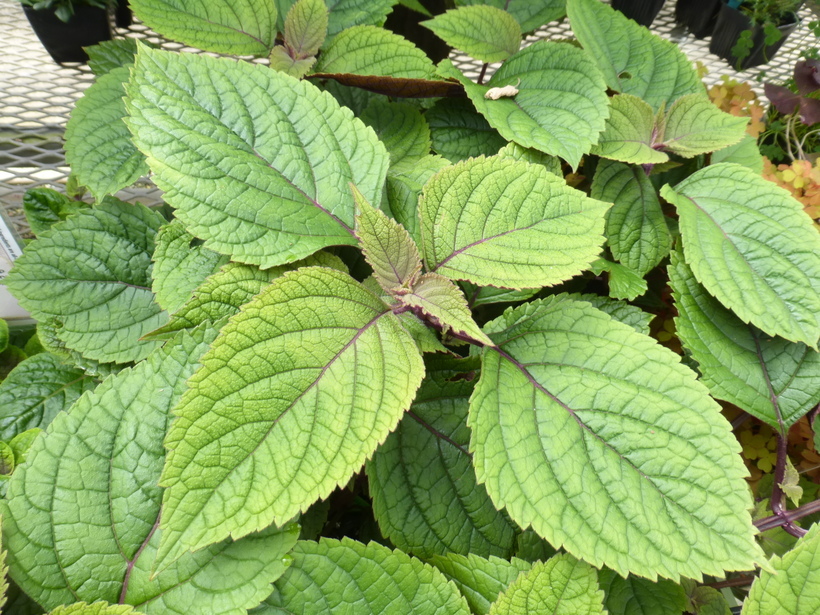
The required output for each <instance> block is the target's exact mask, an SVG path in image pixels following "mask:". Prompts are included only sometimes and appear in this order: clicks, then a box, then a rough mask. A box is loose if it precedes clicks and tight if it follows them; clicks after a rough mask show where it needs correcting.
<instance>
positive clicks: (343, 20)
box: [325, 0, 396, 38]
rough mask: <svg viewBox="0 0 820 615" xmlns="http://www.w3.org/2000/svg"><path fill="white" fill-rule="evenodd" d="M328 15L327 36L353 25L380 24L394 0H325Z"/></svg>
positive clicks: (391, 7)
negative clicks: (328, 11)
mask: <svg viewBox="0 0 820 615" xmlns="http://www.w3.org/2000/svg"><path fill="white" fill-rule="evenodd" d="M325 2H326V3H327V7H328V9H330V17H329V19H328V24H327V35H328V38H329V37H332V36H336V35H337V34H338V33H339V32H341V31H342V30H346V29H348V28H351V27H353V26H361V25H364V26H381V25H383V24H384V20H385V19H386V18H387V14H388V13H390V11H391V10H392V9H393V5H394V4H396V0H325Z"/></svg>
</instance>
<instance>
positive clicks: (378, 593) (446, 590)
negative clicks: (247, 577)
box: [267, 538, 470, 615]
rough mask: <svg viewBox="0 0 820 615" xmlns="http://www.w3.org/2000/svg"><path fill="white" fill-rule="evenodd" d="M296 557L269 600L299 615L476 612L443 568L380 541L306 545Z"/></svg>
mask: <svg viewBox="0 0 820 615" xmlns="http://www.w3.org/2000/svg"><path fill="white" fill-rule="evenodd" d="M292 555H293V564H292V565H291V567H290V568H289V569H288V571H287V573H285V575H284V576H282V578H281V579H279V580H278V581H277V582H276V583H275V584H274V587H275V588H276V589H275V591H274V593H273V595H272V596H271V597H270V598H269V599H268V600H267V602H268V603H269V604H271V605H272V606H281V607H283V608H284V609H285V610H286V612H288V613H293V614H294V615H308V614H310V613H320V612H321V613H356V615H360V614H361V615H366V614H372V615H381V614H383V613H413V614H414V615H468V614H469V613H470V610H469V608H468V607H467V603H466V602H465V601H464V598H462V597H461V596H460V595H459V593H458V590H457V589H456V588H455V586H454V585H453V584H452V583H448V582H447V579H446V577H445V576H444V575H443V574H441V573H440V572H439V571H438V570H436V569H435V568H433V567H432V566H430V565H429V564H423V563H422V562H421V561H419V560H417V559H415V558H412V557H409V556H408V555H406V554H405V553H402V552H401V551H398V550H396V551H391V550H390V549H388V548H387V547H383V546H381V545H380V544H377V543H374V542H371V543H370V544H368V545H363V544H362V543H360V542H356V541H354V540H350V539H349V538H343V539H342V540H341V541H338V540H331V539H329V538H322V539H321V540H320V541H319V542H318V543H317V542H307V541H300V542H298V543H297V544H296V548H295V549H294V550H293V553H292Z"/></svg>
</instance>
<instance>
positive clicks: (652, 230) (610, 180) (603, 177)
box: [590, 160, 672, 276]
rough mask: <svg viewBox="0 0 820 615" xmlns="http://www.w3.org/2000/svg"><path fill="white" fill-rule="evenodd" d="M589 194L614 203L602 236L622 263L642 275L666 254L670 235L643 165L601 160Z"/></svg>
mask: <svg viewBox="0 0 820 615" xmlns="http://www.w3.org/2000/svg"><path fill="white" fill-rule="evenodd" d="M590 196H591V197H592V198H593V199H598V200H599V201H605V202H608V203H614V205H613V206H612V208H611V209H610V210H609V212H607V218H606V237H607V242H608V243H609V247H610V249H611V250H612V256H614V257H615V258H616V259H617V260H619V261H620V262H621V263H622V264H623V265H625V266H626V267H629V268H630V269H633V270H634V271H636V272H637V273H638V274H640V275H641V276H643V275H645V274H646V273H647V272H648V271H649V270H650V269H652V268H653V267H654V266H655V265H657V264H658V263H659V262H660V261H661V259H662V258H663V257H665V256H666V255H667V254H669V245H670V244H671V242H672V236H671V235H670V233H669V228H668V227H667V226H666V219H665V217H664V215H663V211H662V210H661V204H660V201H658V195H657V193H656V192H655V188H654V186H652V182H651V181H649V178H648V177H647V176H646V173H644V171H643V169H641V168H639V167H631V166H628V165H625V164H622V163H620V162H613V161H609V160H601V161H600V162H599V163H598V168H597V169H596V171H595V177H594V179H593V180H592V190H591V191H590Z"/></svg>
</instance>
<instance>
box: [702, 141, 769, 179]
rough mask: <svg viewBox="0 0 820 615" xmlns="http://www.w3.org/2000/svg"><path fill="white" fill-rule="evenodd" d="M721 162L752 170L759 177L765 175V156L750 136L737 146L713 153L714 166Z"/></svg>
mask: <svg viewBox="0 0 820 615" xmlns="http://www.w3.org/2000/svg"><path fill="white" fill-rule="evenodd" d="M719 162H734V163H735V164H740V165H743V166H744V167H748V168H750V169H751V170H752V171H754V172H755V173H757V174H759V175H760V174H762V173H763V156H762V155H761V154H760V150H759V149H758V147H757V139H755V138H754V137H753V136H752V135H749V134H747V135H744V137H743V139H741V140H740V142H738V143H736V144H735V145H730V146H729V147H724V148H723V149H719V150H717V151H716V152H713V153H712V164H717V163H719Z"/></svg>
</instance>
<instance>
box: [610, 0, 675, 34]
mask: <svg viewBox="0 0 820 615" xmlns="http://www.w3.org/2000/svg"><path fill="white" fill-rule="evenodd" d="M664 2H665V0H612V8H614V9H617V10H619V11H621V13H623V14H624V15H626V16H627V17H629V18H630V19H632V20H634V21H637V22H638V23H639V24H641V25H642V26H646V27H647V28H648V27H649V26H651V25H652V22H653V21H655V17H657V16H658V13H660V10H661V8H662V7H663V3H664Z"/></svg>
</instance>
